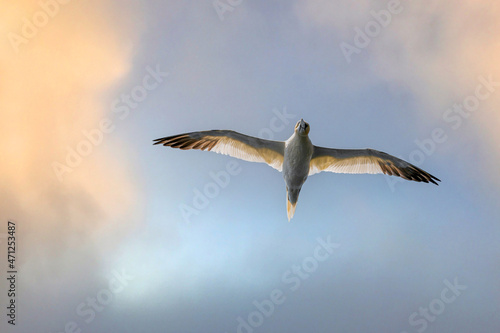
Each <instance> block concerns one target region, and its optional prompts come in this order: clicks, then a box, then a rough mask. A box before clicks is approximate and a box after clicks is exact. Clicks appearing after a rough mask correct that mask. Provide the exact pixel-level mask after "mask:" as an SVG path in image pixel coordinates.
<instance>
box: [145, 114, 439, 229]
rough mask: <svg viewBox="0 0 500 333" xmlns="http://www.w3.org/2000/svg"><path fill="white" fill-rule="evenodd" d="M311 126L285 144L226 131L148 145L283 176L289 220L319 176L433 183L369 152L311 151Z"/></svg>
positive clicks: (394, 160) (299, 126) (299, 129)
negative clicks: (205, 154) (218, 157)
mask: <svg viewBox="0 0 500 333" xmlns="http://www.w3.org/2000/svg"><path fill="white" fill-rule="evenodd" d="M309 130H310V126H309V124H308V123H306V122H305V121H304V120H303V119H301V120H300V121H298V122H297V124H296V125H295V131H294V133H293V135H292V136H291V137H290V138H289V139H288V140H286V141H285V142H282V141H271V140H264V139H259V138H255V137H252V136H248V135H244V134H241V133H238V132H235V131H230V130H212V131H202V132H191V133H185V134H179V135H173V136H169V137H165V138H160V139H156V140H153V141H155V143H154V144H155V145H156V144H162V145H164V146H170V147H172V148H179V149H201V150H208V151H214V152H216V153H219V154H225V155H229V156H232V157H236V158H239V159H242V160H245V161H250V162H262V163H267V164H268V165H270V166H271V167H273V168H275V169H276V170H278V171H280V172H281V171H282V172H283V178H284V179H285V185H286V198H287V207H286V209H287V216H288V221H290V219H291V218H292V217H293V215H294V213H295V207H296V205H297V200H298V198H299V193H300V189H301V188H302V185H303V184H304V182H305V181H306V179H307V177H308V176H310V175H314V174H315V173H319V172H321V171H330V172H335V173H372V174H374V173H384V174H386V175H390V176H399V177H401V178H404V179H406V180H413V181H416V182H425V183H429V182H431V183H433V184H436V185H438V184H437V183H436V180H437V181H440V180H439V179H438V178H436V177H434V176H433V175H431V174H429V173H427V172H425V171H424V170H422V169H420V168H418V167H416V166H414V165H412V164H410V163H408V162H406V161H403V160H402V159H399V158H397V157H394V156H392V155H389V154H386V153H384V152H381V151H377V150H373V149H369V148H367V149H332V148H323V147H318V146H314V145H313V144H312V143H311V140H310V139H309Z"/></svg>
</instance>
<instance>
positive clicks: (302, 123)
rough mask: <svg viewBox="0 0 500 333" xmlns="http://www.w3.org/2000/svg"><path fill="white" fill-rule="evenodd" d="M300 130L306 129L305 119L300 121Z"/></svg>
mask: <svg viewBox="0 0 500 333" xmlns="http://www.w3.org/2000/svg"><path fill="white" fill-rule="evenodd" d="M300 128H302V129H305V128H306V122H305V121H304V119H300Z"/></svg>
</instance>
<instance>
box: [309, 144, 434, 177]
mask: <svg viewBox="0 0 500 333" xmlns="http://www.w3.org/2000/svg"><path fill="white" fill-rule="evenodd" d="M321 171H330V172H336V173H385V174H386V175H391V176H393V175H394V176H399V177H401V178H404V179H407V180H413V181H416V182H425V183H428V182H431V183H433V184H436V185H437V183H436V180H437V181H440V180H439V179H438V178H436V177H434V176H433V175H431V174H429V173H427V172H425V171H424V170H422V169H420V168H418V167H416V166H414V165H413V164H410V163H408V162H406V161H403V160H402V159H399V158H397V157H394V156H392V155H389V154H386V153H384V152H381V151H377V150H373V149H330V148H322V147H316V146H314V153H313V156H312V158H311V163H310V167H309V175H313V174H315V173H318V172H321Z"/></svg>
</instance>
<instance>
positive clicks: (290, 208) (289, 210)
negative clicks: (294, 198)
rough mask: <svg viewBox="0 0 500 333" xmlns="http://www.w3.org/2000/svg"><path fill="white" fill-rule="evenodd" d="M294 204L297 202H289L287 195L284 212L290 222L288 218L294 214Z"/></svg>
mask: <svg viewBox="0 0 500 333" xmlns="http://www.w3.org/2000/svg"><path fill="white" fill-rule="evenodd" d="M295 206H297V202H295V203H291V202H290V200H288V197H287V199H286V214H287V216H288V222H290V219H291V218H292V217H293V214H295Z"/></svg>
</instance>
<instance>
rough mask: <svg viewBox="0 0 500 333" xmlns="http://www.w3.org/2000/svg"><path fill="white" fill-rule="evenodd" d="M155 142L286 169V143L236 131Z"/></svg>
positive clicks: (204, 132) (191, 134)
mask: <svg viewBox="0 0 500 333" xmlns="http://www.w3.org/2000/svg"><path fill="white" fill-rule="evenodd" d="M153 141H155V143H154V144H155V145H157V144H162V145H164V146H169V147H172V148H179V149H200V150H207V151H213V152H216V153H219V154H224V155H229V156H232V157H236V158H239V159H242V160H245V161H250V162H262V163H267V164H269V165H270V166H271V167H273V168H275V169H276V170H278V171H281V169H282V168H283V156H284V150H285V143H284V142H279V141H270V140H264V139H259V138H255V137H253V136H248V135H244V134H241V133H238V132H235V131H228V130H213V131H202V132H191V133H184V134H179V135H173V136H169V137H165V138H160V139H156V140H153Z"/></svg>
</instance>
